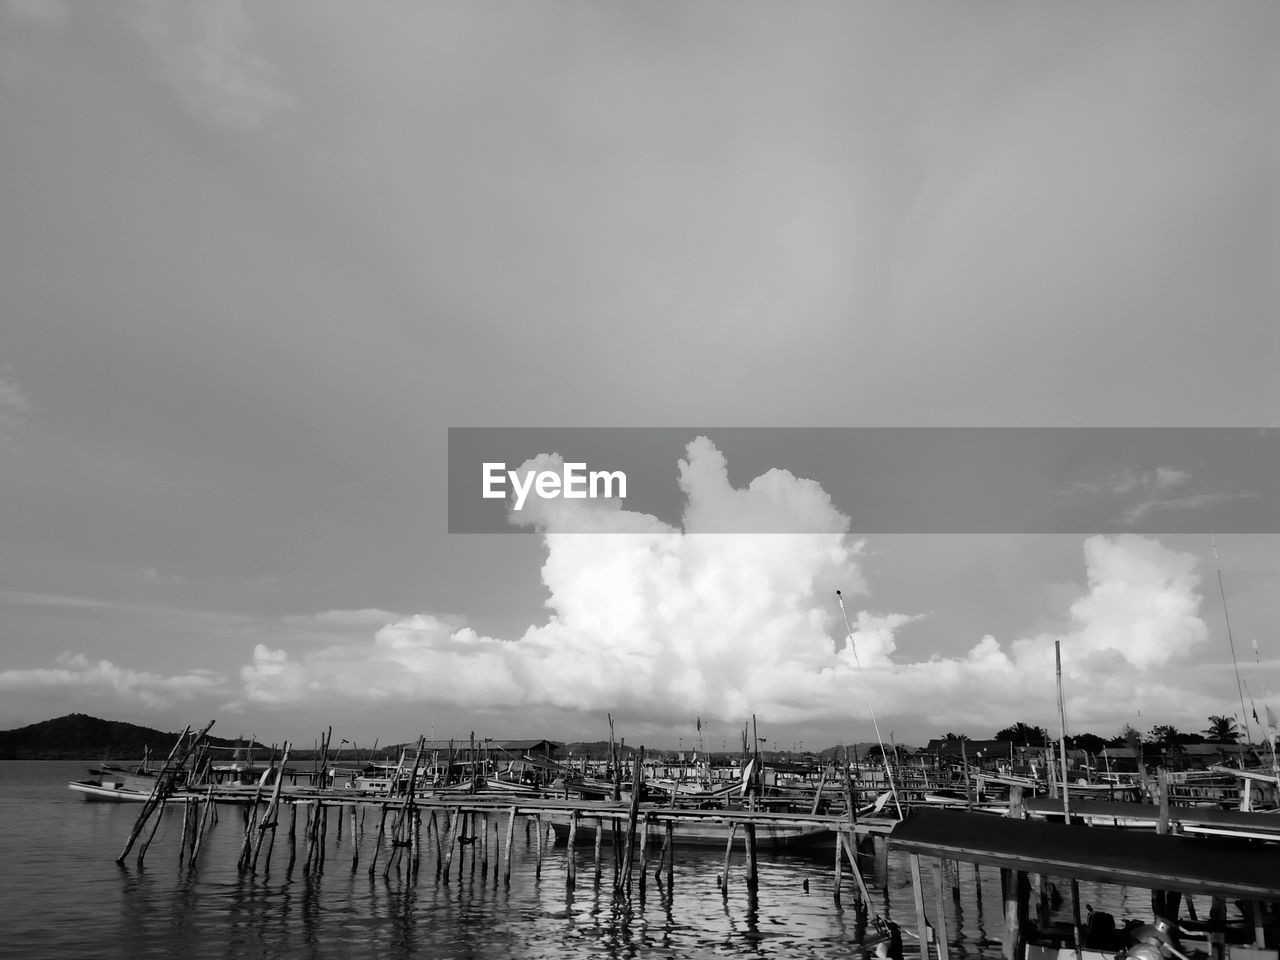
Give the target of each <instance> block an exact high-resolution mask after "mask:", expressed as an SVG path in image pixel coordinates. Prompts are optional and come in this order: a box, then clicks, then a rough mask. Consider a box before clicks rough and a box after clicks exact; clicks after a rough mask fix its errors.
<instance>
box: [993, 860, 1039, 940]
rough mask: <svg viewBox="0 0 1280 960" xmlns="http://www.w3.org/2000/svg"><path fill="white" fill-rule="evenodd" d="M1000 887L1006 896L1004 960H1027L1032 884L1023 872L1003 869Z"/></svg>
mask: <svg viewBox="0 0 1280 960" xmlns="http://www.w3.org/2000/svg"><path fill="white" fill-rule="evenodd" d="M1000 885H1001V888H1002V889H1003V895H1004V948H1003V951H1002V952H1003V955H1004V960H1026V955H1027V944H1026V934H1025V931H1026V927H1027V917H1028V915H1029V913H1030V901H1031V883H1030V881H1029V880H1028V879H1027V875H1026V874H1025V873H1023V872H1022V871H1021V870H1009V869H1007V868H1002V869H1001V870H1000Z"/></svg>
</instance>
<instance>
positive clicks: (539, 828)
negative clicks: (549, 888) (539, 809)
mask: <svg viewBox="0 0 1280 960" xmlns="http://www.w3.org/2000/svg"><path fill="white" fill-rule="evenodd" d="M533 822H534V829H535V831H536V836H537V842H536V846H537V851H538V854H537V863H536V864H535V865H534V868H533V879H535V880H541V879H542V838H543V834H545V833H546V832H547V827H546V824H544V823H543V822H542V814H540V813H539V814H537V815H536V816H534V818H533Z"/></svg>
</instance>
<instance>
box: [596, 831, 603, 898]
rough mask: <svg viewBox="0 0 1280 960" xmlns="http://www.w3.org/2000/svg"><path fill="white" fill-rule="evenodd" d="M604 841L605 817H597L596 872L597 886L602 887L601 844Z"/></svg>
mask: <svg viewBox="0 0 1280 960" xmlns="http://www.w3.org/2000/svg"><path fill="white" fill-rule="evenodd" d="M603 839H604V817H596V842H595V848H596V852H595V870H596V879H595V884H596V886H597V887H598V886H600V842H601V840H603Z"/></svg>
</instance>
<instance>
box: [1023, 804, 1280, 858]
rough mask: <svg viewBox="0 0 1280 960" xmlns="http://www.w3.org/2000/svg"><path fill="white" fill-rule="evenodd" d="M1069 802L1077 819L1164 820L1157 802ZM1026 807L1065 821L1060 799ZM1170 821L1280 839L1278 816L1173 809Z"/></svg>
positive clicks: (1198, 828)
mask: <svg viewBox="0 0 1280 960" xmlns="http://www.w3.org/2000/svg"><path fill="white" fill-rule="evenodd" d="M1068 803H1069V804H1070V808H1071V816H1072V818H1073V819H1074V818H1075V817H1089V818H1091V819H1098V820H1107V819H1111V820H1116V821H1121V820H1123V821H1129V822H1133V821H1135V820H1141V821H1146V822H1149V823H1152V824H1155V823H1158V822H1159V820H1160V808H1159V807H1158V806H1157V805H1155V804H1153V803H1125V802H1122V801H1116V800H1084V799H1077V798H1075V797H1068ZM1025 807H1026V811H1027V812H1028V813H1030V814H1038V815H1040V816H1056V817H1058V819H1059V820H1061V818H1062V801H1061V800H1059V799H1057V798H1056V797H1033V798H1031V799H1030V800H1027V801H1025ZM1169 819H1170V821H1171V822H1173V823H1177V824H1179V825H1181V827H1182V828H1183V830H1184V831H1187V832H1191V831H1193V830H1194V831H1196V832H1200V833H1206V832H1210V831H1221V832H1228V831H1235V832H1239V833H1248V834H1252V835H1255V836H1259V837H1273V838H1275V839H1276V840H1280V816H1276V815H1275V814H1274V813H1257V812H1253V811H1241V810H1219V809H1217V808H1216V807H1170V808H1169ZM1276 867H1277V870H1280V853H1277V854H1276Z"/></svg>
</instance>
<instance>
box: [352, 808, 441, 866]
mask: <svg viewBox="0 0 1280 960" xmlns="http://www.w3.org/2000/svg"><path fill="white" fill-rule="evenodd" d="M357 806H358V804H354V803H353V804H352V805H351V873H352V875H353V876H354V875H355V872H356V868H357V867H358V866H360V838H359V837H358V836H357V835H356V807H357ZM432 816H434V814H432Z"/></svg>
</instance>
